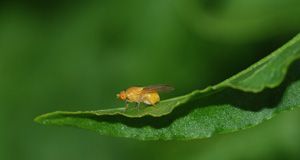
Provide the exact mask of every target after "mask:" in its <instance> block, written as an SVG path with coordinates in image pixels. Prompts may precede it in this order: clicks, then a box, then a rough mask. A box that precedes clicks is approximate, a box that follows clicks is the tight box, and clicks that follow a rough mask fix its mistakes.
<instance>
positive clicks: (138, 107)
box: [136, 102, 141, 111]
mask: <svg viewBox="0 0 300 160" xmlns="http://www.w3.org/2000/svg"><path fill="white" fill-rule="evenodd" d="M140 104H141V103H140V102H137V103H136V107H137V109H138V111H140Z"/></svg>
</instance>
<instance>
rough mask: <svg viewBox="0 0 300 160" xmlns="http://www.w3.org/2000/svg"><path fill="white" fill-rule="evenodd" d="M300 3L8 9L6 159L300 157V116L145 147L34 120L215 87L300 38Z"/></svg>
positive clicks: (3, 67)
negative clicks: (158, 88)
mask: <svg viewBox="0 0 300 160" xmlns="http://www.w3.org/2000/svg"><path fill="white" fill-rule="evenodd" d="M299 7H300V1H298V0H285V1H282V0H281V1H280V0H252V1H248V0H189V1H186V0H173V1H171V0H151V1H145V0H126V1H124V0H98V1H96V0H95V1H92V0H89V1H87V0H86V1H83V0H81V1H79V0H77V1H71V0H61V1H60V0H52V1H49V0H31V1H27V2H24V1H21V0H19V1H18V0H12V1H8V0H7V1H2V2H0V125H1V130H0V159H5V160H6V159H9V160H10V159H11V160H19V159H20V160H21V159H22V160H41V159H42V160H53V159H55V160H66V159H72V160H81V159H101V160H102V159H103V160H106V159H108V160H110V159H123V160H125V159H130V160H131V159H151V160H152V159H175V160H176V159H178V160H180V159H191V160H193V159H228V160H235V159H237V160H239V159H243V160H244V159H246V160H247V159H282V158H284V159H299V158H300V143H299V140H298V139H299V135H300V126H299V125H298V124H299V120H300V111H299V110H295V111H293V112H286V113H283V114H280V115H279V116H277V117H275V118H274V119H272V120H270V121H267V122H266V123H264V124H262V125H259V126H258V127H255V128H251V129H247V130H244V131H240V132H237V133H233V134H225V135H219V136H215V137H212V138H210V139H204V140H194V141H167V142H164V141H160V142H142V141H137V140H131V139H123V138H112V137H104V136H99V135H97V134H96V133H93V132H89V131H85V130H80V129H75V128H68V127H46V126H41V125H38V124H36V123H34V122H33V118H34V117H35V116H37V115H39V114H42V113H46V112H51V111H55V110H70V111H76V110H97V109H105V108H112V107H121V106H123V105H124V103H122V102H120V101H118V100H117V99H116V97H115V94H116V93H117V92H119V91H120V90H122V89H124V88H126V87H129V86H132V85H142V86H143V85H150V84H157V83H166V84H170V85H172V86H174V87H175V88H176V91H175V92H173V93H170V94H168V95H163V98H169V97H173V96H178V95H182V94H185V93H189V92H191V91H193V90H194V89H201V88H204V87H206V86H207V85H213V84H215V83H217V82H220V81H222V80H224V79H226V78H228V77H230V76H231V75H233V74H235V73H237V72H238V71H241V70H242V69H244V68H246V67H247V66H249V65H251V64H252V63H254V62H256V61H257V60H259V59H260V58H262V57H264V56H266V55H267V54H269V53H270V52H272V51H273V50H275V49H276V48H278V47H280V46H281V45H283V44H284V43H285V42H286V41H288V40H289V39H290V38H292V37H293V36H294V35H296V34H297V33H298V32H299V28H300V19H299V16H298V15H300V9H299Z"/></svg>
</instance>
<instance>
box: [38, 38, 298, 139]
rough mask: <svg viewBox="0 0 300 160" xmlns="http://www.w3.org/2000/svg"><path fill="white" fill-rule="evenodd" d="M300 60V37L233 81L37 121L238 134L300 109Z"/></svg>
mask: <svg viewBox="0 0 300 160" xmlns="http://www.w3.org/2000/svg"><path fill="white" fill-rule="evenodd" d="M241 54H242V53H241ZM299 58H300V34H298V35H297V36H296V37H295V38H293V39H292V40H291V41H289V42H288V43H286V44H285V45H283V46H282V47H281V48H279V49H278V50H276V51H274V52H273V53H271V54H270V55H269V56H267V57H265V58H263V59H262V60H260V61H258V62H257V63H255V64H253V65H252V66H250V67H249V68H247V69H245V70H243V71H242V72H240V73H238V74H236V75H234V76H232V77H231V78H228V79H227V80H225V81H223V82H221V83H219V84H217V85H214V86H209V87H207V88H205V89H203V90H195V91H193V92H191V93H189V94H186V95H183V96H180V97H175V98H172V99H168V100H164V101H161V102H160V103H159V104H157V106H155V107H143V108H140V109H139V110H138V109H136V108H131V109H127V110H125V109H124V108H116V109H107V110H97V111H77V112H66V111H57V112H52V113H47V114H44V115H41V116H39V117H37V118H36V119H35V121H36V122H38V123H41V124H45V125H60V126H75V127H79V128H84V129H89V130H93V131H96V132H98V133H100V134H101V135H111V136H117V137H129V138H136V139H141V140H159V139H163V140H171V139H199V138H206V137H211V136H212V135H214V134H217V133H227V132H234V131H238V130H241V129H245V128H248V127H252V126H255V125H258V124H259V123H261V122H263V121H264V120H266V119H270V118H272V117H273V116H274V115H276V113H278V112H281V111H284V110H290V109H293V108H295V107H299V106H300V63H299V62H298V61H297V60H298V59H299ZM295 61H296V62H295ZM293 62H295V63H293ZM291 64H293V65H291ZM288 71H289V72H288Z"/></svg>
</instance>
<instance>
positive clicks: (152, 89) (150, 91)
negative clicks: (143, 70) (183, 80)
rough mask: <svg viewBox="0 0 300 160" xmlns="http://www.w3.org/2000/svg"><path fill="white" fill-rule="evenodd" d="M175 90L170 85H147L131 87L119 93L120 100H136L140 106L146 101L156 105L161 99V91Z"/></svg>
mask: <svg viewBox="0 0 300 160" xmlns="http://www.w3.org/2000/svg"><path fill="white" fill-rule="evenodd" d="M172 90H174V88H173V87H170V86H168V85H152V86H146V87H130V88H128V89H126V90H124V91H121V92H120V93H119V94H117V97H118V98H119V99H120V100H123V101H125V102H126V108H127V106H128V105H127V102H135V103H137V105H138V106H139V105H140V103H145V104H148V105H151V106H153V105H155V104H156V103H158V102H159V101H160V97H159V94H158V93H159V92H169V91H172Z"/></svg>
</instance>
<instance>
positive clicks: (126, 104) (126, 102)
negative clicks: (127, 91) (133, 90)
mask: <svg viewBox="0 0 300 160" xmlns="http://www.w3.org/2000/svg"><path fill="white" fill-rule="evenodd" d="M127 109H128V101H127V100H126V101H125V110H127Z"/></svg>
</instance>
